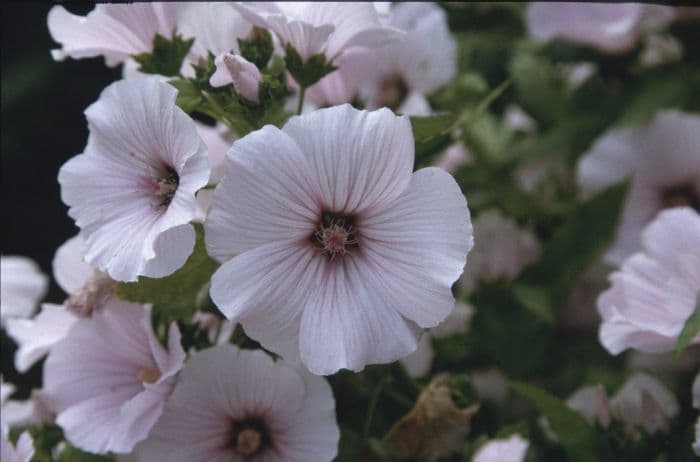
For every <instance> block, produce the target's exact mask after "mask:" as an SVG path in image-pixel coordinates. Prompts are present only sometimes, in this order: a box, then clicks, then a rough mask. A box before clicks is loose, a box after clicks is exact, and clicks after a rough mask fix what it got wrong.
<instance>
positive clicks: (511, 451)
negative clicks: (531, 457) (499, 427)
mask: <svg viewBox="0 0 700 462" xmlns="http://www.w3.org/2000/svg"><path fill="white" fill-rule="evenodd" d="M528 446H530V442H529V441H528V440H526V439H525V438H523V437H522V436H520V435H518V434H517V433H516V434H514V435H511V436H510V437H509V438H500V439H494V440H490V441H488V442H487V443H486V444H485V445H483V446H482V447H481V448H479V450H478V451H476V454H474V457H473V458H472V462H522V461H523V460H525V454H527V448H528Z"/></svg>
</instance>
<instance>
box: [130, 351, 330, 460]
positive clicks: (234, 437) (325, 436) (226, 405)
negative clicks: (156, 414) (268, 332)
mask: <svg viewBox="0 0 700 462" xmlns="http://www.w3.org/2000/svg"><path fill="white" fill-rule="evenodd" d="M339 437H340V432H339V430H338V425H337V424H336V421H335V401H334V399H333V394H332V393H331V388H330V386H328V383H327V382H326V380H325V379H324V378H323V377H318V376H314V375H311V374H309V373H308V372H306V371H303V370H300V369H297V368H294V367H292V366H290V365H289V364H287V363H285V362H284V361H276V362H275V361H273V360H272V359H271V358H270V357H269V356H268V355H266V354H265V353H263V352H262V351H259V350H258V351H251V350H239V349H238V348H236V347H235V346H233V345H219V346H217V347H213V348H209V349H206V350H203V351H200V352H198V353H195V354H194V355H193V356H192V357H191V358H190V360H189V361H188V362H187V364H186V365H185V367H184V369H183V370H182V373H181V374H180V378H179V380H178V383H177V386H176V387H175V391H174V392H173V394H172V396H171V398H170V399H169V400H168V402H167V404H166V406H165V410H164V411H163V415H162V417H161V418H160V420H159V421H158V423H157V424H156V425H155V427H153V432H152V433H151V436H150V437H149V438H148V439H147V440H146V441H145V442H144V443H143V444H141V445H139V446H138V447H137V449H136V451H135V453H134V459H135V460H137V461H152V460H168V461H172V462H178V461H182V462H199V461H201V462H204V461H226V460H231V461H241V462H243V461H266V462H281V461H285V462H306V461H317V462H330V461H331V460H333V459H334V458H335V456H336V454H337V450H338V439H339Z"/></svg>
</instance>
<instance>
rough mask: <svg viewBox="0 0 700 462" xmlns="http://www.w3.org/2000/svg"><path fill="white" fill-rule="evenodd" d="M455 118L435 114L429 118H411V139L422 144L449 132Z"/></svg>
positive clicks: (449, 115) (452, 115) (450, 115)
mask: <svg viewBox="0 0 700 462" xmlns="http://www.w3.org/2000/svg"><path fill="white" fill-rule="evenodd" d="M456 120H457V117H456V116H455V115H454V114H436V115H430V116H413V117H411V128H413V139H414V140H415V141H416V143H418V142H424V141H426V140H428V139H430V138H432V137H434V136H438V135H442V134H444V133H447V132H449V131H450V130H451V129H452V127H453V126H454V123H455V121H456Z"/></svg>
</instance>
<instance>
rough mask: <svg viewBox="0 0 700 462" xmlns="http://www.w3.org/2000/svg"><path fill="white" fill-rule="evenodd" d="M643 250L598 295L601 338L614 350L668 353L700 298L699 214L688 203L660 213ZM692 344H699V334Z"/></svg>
mask: <svg viewBox="0 0 700 462" xmlns="http://www.w3.org/2000/svg"><path fill="white" fill-rule="evenodd" d="M642 246H643V252H640V253H637V254H635V255H633V256H632V257H630V258H628V259H627V260H626V261H625V262H624V264H623V265H622V268H621V269H620V270H619V271H616V272H615V273H613V274H612V275H611V276H610V281H611V282H612V286H611V287H610V288H609V289H608V290H607V291H605V292H603V293H602V294H601V295H600V297H599V298H598V311H599V312H600V315H601V317H602V318H603V323H602V324H601V326H600V332H599V338H600V342H601V343H602V344H603V346H604V347H605V348H606V349H607V350H608V351H609V352H610V353H612V354H618V353H620V352H622V351H624V350H626V349H627V348H634V349H637V350H640V351H645V352H650V353H657V352H664V351H671V350H672V349H673V347H674V346H675V345H676V342H677V339H678V336H679V335H680V333H681V330H682V329H683V325H684V324H685V321H686V320H687V319H688V318H689V317H690V315H691V314H692V313H693V311H694V310H695V309H696V307H697V306H698V303H699V302H700V215H699V214H698V213H697V212H695V211H694V210H693V209H691V208H689V207H677V208H673V209H669V210H665V211H663V212H661V213H660V214H659V215H658V217H657V218H656V219H655V220H654V221H653V222H652V223H651V224H650V225H649V226H648V227H647V228H646V229H645V230H644V233H643V234H642ZM692 342H693V343H699V342H700V336H698V337H696V338H695V339H694V340H693V341H692Z"/></svg>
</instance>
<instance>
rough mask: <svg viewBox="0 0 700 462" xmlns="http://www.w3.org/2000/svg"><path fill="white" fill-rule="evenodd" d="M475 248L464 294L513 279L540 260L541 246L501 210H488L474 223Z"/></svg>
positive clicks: (462, 280)
mask: <svg viewBox="0 0 700 462" xmlns="http://www.w3.org/2000/svg"><path fill="white" fill-rule="evenodd" d="M474 241H475V246H474V250H473V251H472V253H471V255H470V256H469V265H467V267H466V268H465V269H464V274H463V275H462V277H461V278H460V280H459V284H460V287H462V289H463V290H464V291H465V292H469V291H471V290H472V289H473V288H474V286H475V285H476V284H477V283H478V282H480V281H482V282H494V281H497V280H499V279H505V280H510V279H514V278H515V277H516V276H517V275H518V273H520V270H522V268H523V267H524V266H526V265H528V264H529V263H532V262H534V261H536V260H537V259H538V258H539V256H540V243H539V242H538V241H537V238H536V237H535V236H534V235H533V234H532V232H531V231H529V230H528V229H525V228H521V227H519V226H518V224H517V223H516V222H515V221H514V220H513V219H512V218H510V217H507V216H505V215H503V214H502V213H501V212H500V210H496V209H491V210H485V211H483V212H481V213H479V215H478V216H477V217H476V219H475V220H474Z"/></svg>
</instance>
